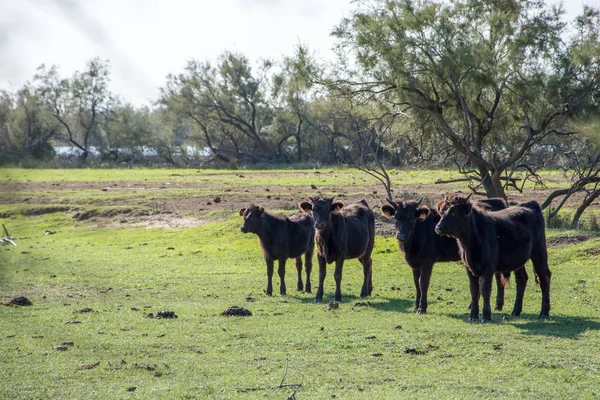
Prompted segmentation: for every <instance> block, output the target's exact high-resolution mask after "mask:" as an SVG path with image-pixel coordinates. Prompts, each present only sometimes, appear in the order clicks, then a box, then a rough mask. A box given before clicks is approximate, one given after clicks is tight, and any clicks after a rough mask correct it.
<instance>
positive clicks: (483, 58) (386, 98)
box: [333, 0, 600, 195]
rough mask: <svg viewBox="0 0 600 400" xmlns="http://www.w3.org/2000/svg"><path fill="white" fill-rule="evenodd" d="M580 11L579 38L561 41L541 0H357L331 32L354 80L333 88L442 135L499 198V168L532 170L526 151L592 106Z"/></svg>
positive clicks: (591, 13)
mask: <svg viewBox="0 0 600 400" xmlns="http://www.w3.org/2000/svg"><path fill="white" fill-rule="evenodd" d="M584 14H585V17H581V18H580V19H578V23H579V26H580V30H581V32H583V33H581V34H580V38H579V39H573V40H571V41H567V42H565V40H564V37H565V35H566V23H565V22H564V21H563V18H562V15H563V11H562V10H560V9H556V8H555V7H554V6H551V5H548V4H546V3H545V2H543V1H528V2H516V1H509V2H484V1H456V2H449V3H445V2H441V3H440V2H434V1H412V0H401V1H375V2H367V1H364V2H359V7H357V10H356V11H355V12H354V13H353V15H352V16H351V17H350V18H347V19H345V20H344V21H343V22H342V23H341V24H340V26H338V28H337V29H336V31H335V32H334V34H335V35H336V36H337V37H338V38H339V40H340V49H341V50H340V56H341V57H349V55H351V56H354V57H355V58H356V60H357V62H358V65H359V67H360V68H359V77H361V78H362V81H361V80H360V79H358V80H357V79H355V78H354V76H353V75H354V74H352V75H350V76H348V77H341V78H342V80H341V83H340V81H339V80H338V83H337V84H334V85H333V86H336V85H339V87H338V90H339V91H340V93H347V94H350V95H351V96H352V97H354V98H360V99H362V100H363V101H368V102H378V103H379V104H388V105H390V104H391V105H392V106H393V107H402V108H403V111H404V112H405V113H407V114H408V115H410V116H411V117H412V118H409V119H407V122H408V123H412V124H413V125H416V126H417V127H421V128H422V129H417V130H415V132H416V135H421V130H428V131H430V132H433V136H438V137H440V138H442V139H443V140H444V141H445V142H446V144H447V145H448V146H450V147H451V148H453V149H454V151H455V154H456V155H457V156H456V155H455V157H457V159H459V160H461V162H464V163H465V170H469V173H472V172H476V173H477V174H479V176H480V178H481V181H482V183H483V185H484V187H485V189H486V192H487V194H488V195H503V191H502V185H501V183H500V175H501V174H502V173H503V172H504V171H505V170H507V169H508V170H509V169H511V168H512V167H514V166H515V165H518V164H522V163H524V164H526V165H532V160H530V159H528V155H529V154H531V153H532V152H533V151H534V149H536V148H539V147H542V146H544V145H547V144H548V138H549V137H551V136H552V135H553V134H554V133H556V132H559V133H560V132H565V131H567V132H568V131H569V128H568V127H567V126H566V117H567V116H569V115H571V116H575V115H581V113H582V111H583V110H585V109H589V108H590V107H593V105H594V104H595V103H594V102H595V100H594V98H595V96H596V95H597V93H598V90H599V88H600V82H598V80H597V76H598V74H597V71H598V58H597V57H593V54H596V52H597V51H599V49H600V41H599V40H598V35H594V34H592V33H591V32H595V30H594V27H595V26H597V11H595V10H592V9H589V8H586V9H585V10H584ZM583 48H585V50H582V49H583ZM578 49H580V50H578ZM584 52H585V53H590V54H591V55H592V56H591V57H590V58H582V57H579V56H577V54H579V53H584ZM338 79H339V78H338ZM596 108H597V105H596ZM390 112H391V111H390ZM596 113H597V110H596ZM467 166H468V168H467ZM473 169H474V170H475V171H472V170H473Z"/></svg>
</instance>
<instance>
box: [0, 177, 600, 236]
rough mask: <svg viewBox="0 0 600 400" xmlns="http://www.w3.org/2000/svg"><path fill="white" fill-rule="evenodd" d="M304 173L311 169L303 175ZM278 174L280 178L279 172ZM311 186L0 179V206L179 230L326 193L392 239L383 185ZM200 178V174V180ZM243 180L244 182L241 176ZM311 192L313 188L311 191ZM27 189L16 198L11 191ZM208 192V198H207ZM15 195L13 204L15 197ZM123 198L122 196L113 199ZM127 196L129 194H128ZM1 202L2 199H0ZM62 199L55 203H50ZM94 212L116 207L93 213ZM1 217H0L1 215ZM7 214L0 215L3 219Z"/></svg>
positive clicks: (416, 188)
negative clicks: (369, 216)
mask: <svg viewBox="0 0 600 400" xmlns="http://www.w3.org/2000/svg"><path fill="white" fill-rule="evenodd" d="M309 173H310V172H309ZM279 174H281V173H279ZM294 174H298V176H304V177H305V176H306V172H302V173H296V172H293V171H290V173H289V174H288V173H286V174H285V176H286V177H288V178H289V177H290V176H291V177H293V175H294ZM314 174H315V179H314V183H313V184H309V185H307V186H306V187H305V186H298V185H296V186H285V185H283V186H278V185H272V186H269V187H266V186H264V185H254V184H253V178H254V177H255V176H256V177H258V176H260V177H264V172H262V173H257V172H253V171H243V172H239V171H232V172H231V174H220V175H219V176H216V177H215V180H214V182H213V181H210V182H206V181H204V182H202V183H198V182H180V183H160V182H150V183H149V182H144V181H142V182H131V181H128V182H23V183H12V182H0V193H11V192H12V194H13V196H10V197H9V196H0V204H9V203H10V204H15V202H18V204H20V205H30V206H32V210H31V211H25V212H28V213H30V214H32V215H41V214H44V213H50V212H68V213H71V215H72V217H73V218H74V219H76V220H90V221H91V223H92V224H93V225H96V226H101V227H122V226H132V227H148V228H166V229H168V228H183V227H191V226H197V225H201V224H203V223H206V222H207V221H209V220H210V221H214V220H215V219H218V218H216V217H215V212H216V214H218V213H219V212H223V213H232V212H235V211H237V210H238V209H239V208H242V207H247V206H248V205H249V204H251V203H252V204H257V205H261V206H263V207H265V208H266V209H267V210H279V212H287V213H289V214H291V213H293V212H296V211H298V203H299V202H300V201H303V200H306V199H307V197H308V196H319V195H323V196H333V195H335V196H336V197H337V199H338V200H340V201H343V202H344V203H346V204H351V203H353V202H356V201H359V200H361V199H365V200H366V201H367V202H368V204H369V206H370V207H371V208H373V209H374V211H375V213H376V215H377V216H378V217H377V219H376V230H377V233H378V234H380V235H385V236H391V235H393V234H394V227H393V225H392V224H391V223H390V221H389V220H387V218H385V217H383V216H381V214H380V211H379V210H380V207H381V206H382V205H383V204H385V203H386V201H385V190H384V188H383V186H382V185H381V184H379V183H377V182H375V181H374V180H369V179H356V180H355V181H354V182H353V183H352V185H348V186H329V187H325V186H324V185H323V183H322V181H321V179H322V178H324V177H329V178H330V177H335V176H336V175H335V174H336V172H335V171H329V172H325V171H323V172H320V171H316V172H314ZM203 176H204V175H203ZM241 177H243V178H244V179H241ZM219 178H221V179H222V178H228V179H230V182H231V178H235V181H234V182H235V185H234V186H228V187H226V186H225V185H223V183H222V181H221V179H219ZM315 188H317V189H315ZM456 188H457V186H456V185H452V184H441V185H440V184H409V185H402V186H398V187H396V188H395V189H396V191H395V195H394V197H395V199H397V200H409V199H418V198H419V197H423V198H424V203H425V204H428V205H429V206H430V207H435V203H436V202H437V201H438V199H439V198H440V197H441V195H442V194H443V193H447V192H455V191H457V190H456ZM78 190H86V191H90V190H91V191H92V192H93V191H98V192H104V193H106V196H105V197H104V196H97V197H96V196H94V199H93V200H87V201H86V203H85V204H77V201H78V200H76V199H73V200H69V197H74V196H73V195H72V192H73V191H78ZM552 191H553V189H536V190H530V191H527V192H525V193H518V192H509V202H512V203H520V202H524V201H528V200H537V201H538V202H543V201H544V200H545V199H546V197H547V196H548V195H549V194H550V193H551V192H552ZM20 192H27V193H28V194H27V195H25V194H24V195H23V197H19V196H18V193H20ZM32 192H34V193H35V192H41V193H44V196H39V197H38V196H35V195H31V193H32ZM207 192H209V193H210V194H209V195H206V193H207ZM15 193H16V194H17V196H16V197H17V199H16V201H15V196H14V194H15ZM120 193H127V196H119V194H120ZM131 194H134V195H133V196H131ZM582 196H583V195H582V194H577V195H575V196H573V197H572V198H571V199H569V201H568V202H567V204H566V205H565V207H571V208H575V207H577V206H578V205H579V204H580V203H581V199H582ZM4 197H6V198H4ZM57 198H58V199H61V201H60V203H61V205H60V206H57V205H56V204H55V203H56V199H57ZM94 207H115V208H113V209H108V210H103V211H101V212H98V211H97V210H94ZM599 210H600V201H596V202H594V204H593V205H592V206H590V208H589V209H588V211H586V213H588V212H594V213H599V212H600V211H599ZM5 214H6V215H5ZM9 216H10V212H8V213H6V212H5V213H2V217H5V218H6V217H9Z"/></svg>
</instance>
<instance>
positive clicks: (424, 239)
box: [381, 199, 510, 314]
mask: <svg viewBox="0 0 600 400" xmlns="http://www.w3.org/2000/svg"><path fill="white" fill-rule="evenodd" d="M421 201H422V199H421V200H419V201H415V200H410V201H405V202H399V203H395V202H390V204H389V205H387V204H386V205H384V206H383V207H381V212H382V213H383V214H384V215H385V216H387V217H388V218H392V217H393V218H394V219H395V224H396V239H397V240H398V245H399V246H400V251H401V252H402V253H403V254H404V260H405V261H406V263H407V264H408V265H409V267H410V268H411V269H412V272H413V279H414V283H415V289H416V292H417V294H416V299H415V311H416V312H417V313H418V314H424V313H426V312H427V292H428V290H429V282H430V279H431V272H432V269H433V264H435V263H436V262H444V261H459V260H460V255H459V254H458V245H457V243H456V239H454V238H449V237H443V236H440V235H437V234H436V233H435V230H434V228H435V225H436V224H437V223H438V222H439V220H440V215H439V214H438V213H437V211H435V210H430V209H429V208H428V207H427V206H425V205H421ZM479 203H480V205H481V206H482V207H486V208H489V209H490V210H501V209H504V208H506V203H505V202H504V200H503V199H486V200H480V201H479ZM509 276H510V275H506V276H504V275H502V274H501V273H497V274H496V283H497V287H498V292H497V296H496V309H497V310H502V307H503V305H504V286H505V282H506V279H508V277H509Z"/></svg>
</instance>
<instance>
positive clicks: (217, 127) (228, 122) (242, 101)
mask: <svg viewBox="0 0 600 400" xmlns="http://www.w3.org/2000/svg"><path fill="white" fill-rule="evenodd" d="M271 68H272V63H271V62H268V61H265V62H263V63H262V64H261V65H260V66H259V68H258V72H257V73H256V74H255V73H254V72H253V71H252V68H251V65H250V62H249V60H248V59H247V58H246V57H244V56H242V55H239V54H234V53H230V52H226V53H225V54H223V55H222V56H221V58H220V61H219V64H218V65H217V66H216V67H213V66H212V65H211V63H209V62H204V63H202V62H198V61H195V60H192V61H190V62H188V64H187V66H186V68H185V72H184V73H182V74H179V75H169V77H168V81H167V84H166V86H165V87H164V88H162V90H161V99H160V102H161V104H163V105H164V106H165V107H166V108H167V109H169V110H171V111H172V112H174V113H175V114H177V115H178V116H180V117H182V118H183V119H185V120H187V121H191V122H193V124H194V125H196V127H197V128H198V129H197V130H198V132H199V134H198V135H197V136H196V138H197V139H198V140H199V141H200V145H201V146H203V147H206V148H208V149H209V150H210V151H211V152H212V153H213V154H214V155H215V156H216V157H218V158H219V159H221V160H224V161H230V160H232V159H249V160H251V161H258V160H275V159H277V158H278V157H277V151H276V150H275V148H276V146H275V143H276V135H277V132H273V131H272V130H271V128H272V123H273V104H272V99H271V97H270V85H271V83H272V82H271V79H272V76H271Z"/></svg>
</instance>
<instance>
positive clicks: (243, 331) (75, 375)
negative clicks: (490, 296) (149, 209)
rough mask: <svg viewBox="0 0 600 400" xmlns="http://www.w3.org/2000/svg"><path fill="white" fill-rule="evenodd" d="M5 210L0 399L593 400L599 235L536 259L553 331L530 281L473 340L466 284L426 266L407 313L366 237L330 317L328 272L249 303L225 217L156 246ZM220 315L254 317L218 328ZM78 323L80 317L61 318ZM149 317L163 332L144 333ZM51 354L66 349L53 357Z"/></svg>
mask: <svg viewBox="0 0 600 400" xmlns="http://www.w3.org/2000/svg"><path fill="white" fill-rule="evenodd" d="M113 172H114V171H113ZM152 173H153V174H156V175H161V174H162V173H173V171H172V170H163V171H160V173H159V172H154V171H153V172H152ZM242 173H244V174H245V173H246V172H245V171H243V172H242ZM348 173H350V172H348ZM119 174H121V175H119V176H122V172H119ZM282 174H283V173H282ZM92 178H93V177H92V176H91V175H90V177H89V179H92ZM157 179H162V178H157ZM214 179H218V178H214ZM285 179H288V178H285ZM289 179H291V178H289ZM271 185H272V187H274V188H275V189H274V190H276V186H279V181H277V182H273V181H271ZM284 185H287V183H285V184H283V185H281V186H284ZM102 193H105V194H106V195H110V194H111V193H110V192H102ZM74 196H75V195H74ZM67 200H68V199H67ZM60 204H63V203H60ZM65 204H66V203H65ZM63 205H64V204H63ZM19 207H20V208H19ZM11 208H12V209H15V210H18V211H19V212H16V213H14V215H12V216H11V217H10V218H8V219H6V218H5V219H2V220H0V222H2V223H6V224H7V226H8V227H9V229H10V233H11V235H12V236H14V237H16V238H17V244H18V246H17V247H14V246H12V245H8V246H2V247H0V300H2V301H3V302H6V301H8V300H9V299H10V298H12V297H14V296H18V295H22V296H26V297H27V298H29V299H30V300H31V301H32V302H33V305H32V306H29V307H6V306H0V321H1V322H0V343H1V345H2V346H0V398H2V399H4V398H6V399H20V398H22V399H34V398H35V399H38V398H52V399H59V398H64V399H83V398H91V399H120V398H127V399H130V398H134V399H138V398H139V399H149V398H152V399H154V398H158V399H206V398H225V399H229V398H234V399H237V398H240V399H241V398H243V399H247V398H252V399H254V398H256V399H263V398H270V399H282V398H284V399H285V398H287V397H288V396H289V395H290V394H292V392H293V391H294V390H296V391H297V392H296V398H298V399H325V398H332V397H333V396H335V398H342V399H389V398H417V397H419V398H453V399H454V398H477V399H480V398H597V397H598V396H600V382H599V380H598V376H599V375H598V374H599V373H600V357H599V356H598V349H599V348H600V274H599V273H598V264H599V261H600V254H599V252H598V249H599V248H600V237H598V236H597V235H593V234H589V236H590V237H591V239H589V240H585V241H582V242H579V243H574V244H567V243H565V244H557V245H553V246H551V247H550V249H549V256H550V268H551V270H552V272H553V279H552V292H551V301H552V311H551V315H552V319H551V320H548V321H546V320H539V319H538V318H537V315H538V313H539V311H540V306H541V293H540V291H539V288H538V287H537V286H536V285H535V282H534V280H533V274H532V273H530V277H531V279H530V282H529V285H528V288H527V291H526V294H525V302H524V314H523V316H522V317H521V318H518V319H512V320H511V319H508V318H507V319H505V318H504V316H506V315H508V314H507V313H510V310H511V309H512V303H513V302H514V296H515V288H514V282H512V283H511V284H510V285H509V287H508V289H507V298H506V306H505V307H506V309H505V311H504V312H502V313H500V312H494V313H493V318H494V322H493V323H490V324H485V325H482V324H479V323H476V324H471V323H468V322H467V318H468V313H467V305H468V302H469V293H468V280H467V277H466V273H465V272H464V268H463V267H461V266H460V265H459V264H457V263H445V264H438V265H436V266H435V267H434V273H433V278H432V285H431V287H430V294H429V299H430V305H429V308H428V314H426V315H415V314H413V312H412V308H413V302H414V288H413V283H412V274H411V272H410V269H409V268H408V267H407V266H406V264H405V263H404V261H403V260H402V258H401V257H400V255H399V253H398V249H397V244H396V242H395V240H394V239H393V238H384V237H377V240H376V247H375V251H374V254H373V260H374V261H373V268H374V277H373V280H374V291H373V296H372V297H371V298H369V299H367V300H361V299H360V298H358V294H359V291H360V285H361V281H362V269H361V267H360V265H359V263H358V261H356V260H349V261H347V262H346V264H345V267H344V280H343V283H342V291H343V295H344V301H343V303H341V305H340V307H339V309H337V310H331V311H330V310H327V307H326V306H327V302H328V301H329V300H330V297H331V296H332V295H333V290H334V282H333V273H332V268H329V270H328V276H327V278H326V280H325V298H326V301H325V302H324V304H315V303H314V302H313V298H314V293H313V294H305V293H298V292H296V290H295V286H296V285H295V271H294V267H293V265H292V263H290V262H288V266H287V276H286V283H287V286H288V295H287V296H279V295H275V296H272V297H267V296H265V295H264V293H263V291H264V289H265V288H266V274H265V266H264V261H263V259H262V255H261V253H260V250H259V247H258V244H257V242H256V238H255V237H254V236H253V235H244V234H242V233H241V232H240V231H239V225H240V219H239V217H238V216H237V215H235V214H234V213H230V212H228V211H218V210H215V211H212V212H210V213H208V214H207V217H208V218H207V219H208V220H210V221H214V222H209V223H206V224H204V225H199V226H195V227H190V228H182V229H168V230H167V229H146V228H110V229H109V228H99V227H94V225H93V224H90V223H88V221H76V220H74V219H73V218H72V217H71V215H70V214H69V213H68V212H63V211H58V212H52V213H46V214H41V215H36V214H35V213H34V215H31V213H30V214H29V215H27V214H28V213H27V211H25V212H23V210H29V209H30V207H29V206H27V207H25V206H21V205H17V204H12V205H10V204H8V205H7V204H5V205H3V207H2V208H1V209H0V211H8V210H10V209H11ZM100 210H102V209H101V208H100ZM23 214H25V215H23ZM46 230H52V231H56V233H55V234H53V235H45V234H44V232H45V231H46ZM569 235H570V236H578V235H581V232H576V231H560V230H550V231H549V232H548V238H549V239H550V240H553V241H555V242H556V241H560V240H559V239H560V238H563V237H566V236H569ZM314 263H315V270H314V271H313V274H312V283H313V288H314V291H316V285H317V275H318V273H317V267H316V257H315V259H314ZM527 268H528V269H529V270H531V266H530V265H528V266H527ZM278 284H279V279H278V278H277V277H275V278H274V286H275V287H276V288H277V287H278ZM276 291H277V290H276ZM248 298H250V299H253V300H254V301H247V299H248ZM367 301H368V306H365V304H366V303H367ZM233 305H239V306H243V307H246V308H248V309H249V310H250V311H252V313H253V316H251V317H243V318H242V317H238V318H227V317H223V316H221V315H220V313H221V312H222V311H223V310H225V309H226V308H227V307H230V306H233ZM86 307H89V308H92V309H93V312H90V313H80V312H77V311H78V310H81V309H83V308H86ZM161 310H172V311H174V312H175V313H176V314H177V315H178V317H179V318H177V319H173V320H168V319H166V320H160V319H151V318H144V314H147V313H156V312H158V311H161ZM69 321H79V322H80V323H77V324H66V322H69ZM65 341H66V342H71V341H72V342H73V346H68V350H66V351H58V350H55V349H54V347H56V346H59V345H61V343H62V342H65ZM415 353H416V354H415ZM286 360H287V363H288V367H287V373H286ZM96 363H99V364H98V365H97V366H96V367H95V368H93V369H78V368H79V367H81V366H83V365H86V364H90V365H93V364H96ZM150 369H152V370H150ZM284 373H286V375H285V380H284V382H283V383H284V386H283V387H279V386H280V383H281V381H282V377H283V376H284ZM291 384H299V385H301V386H286V385H291ZM132 387H135V388H136V389H135V391H133V392H128V391H127V389H128V388H132Z"/></svg>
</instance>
